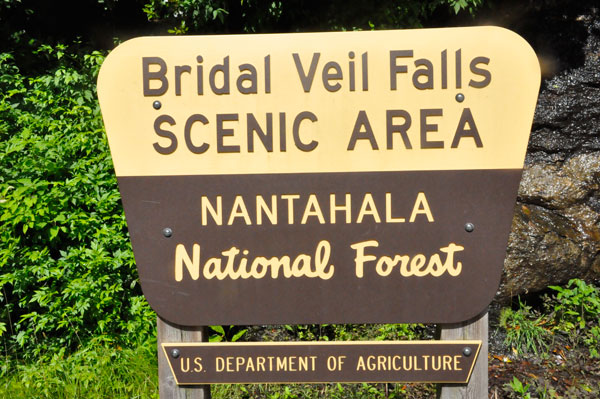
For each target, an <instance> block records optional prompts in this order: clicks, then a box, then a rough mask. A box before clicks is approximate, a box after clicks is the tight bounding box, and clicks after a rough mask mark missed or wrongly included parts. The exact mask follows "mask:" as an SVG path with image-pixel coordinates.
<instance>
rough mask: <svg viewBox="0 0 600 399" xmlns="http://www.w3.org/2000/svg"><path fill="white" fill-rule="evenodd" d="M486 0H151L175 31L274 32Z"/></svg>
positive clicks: (152, 10)
mask: <svg viewBox="0 0 600 399" xmlns="http://www.w3.org/2000/svg"><path fill="white" fill-rule="evenodd" d="M482 4H483V0H427V1H414V0H409V1H397V0H384V1H379V2H377V4H376V5H375V4H374V3H369V2H363V1H347V0H343V1H342V0H334V1H330V2H327V3H322V2H310V1H306V0H289V1H272V0H241V1H240V0H231V1H230V0H169V1H164V0H148V1H147V3H146V4H145V5H144V7H143V10H144V13H145V14H146V16H147V17H148V20H150V21H154V22H159V23H163V24H166V25H167V26H169V27H170V29H169V32H170V33H175V34H183V33H192V32H193V33H199V32H223V31H225V32H232V31H233V32H273V31H299V30H357V29H366V30H369V29H386V28H387V29H390V28H407V27H421V26H422V25H423V23H424V21H426V20H427V19H428V18H430V17H431V16H432V15H433V14H434V13H435V12H438V11H440V10H441V11H445V12H448V13H452V14H458V13H460V12H468V13H470V14H471V15H473V14H474V13H475V11H476V10H477V9H478V8H479V7H480V6H481V5H482Z"/></svg>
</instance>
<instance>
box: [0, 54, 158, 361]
mask: <svg viewBox="0 0 600 399" xmlns="http://www.w3.org/2000/svg"><path fill="white" fill-rule="evenodd" d="M31 57H32V58H37V61H38V62H39V59H40V58H41V59H42V60H44V61H45V62H46V64H47V65H48V66H49V68H48V70H47V71H45V72H43V73H40V74H39V75H37V76H23V75H22V74H21V73H20V71H19V68H18V66H17V65H16V64H15V62H14V59H13V56H12V55H11V54H8V53H3V54H0V93H1V94H0V170H2V174H0V212H1V215H0V302H2V305H3V306H2V309H3V310H2V312H1V313H0V315H1V318H0V334H1V336H2V339H3V340H4V343H5V347H7V348H9V349H10V350H11V351H13V353H15V352H14V351H15V350H16V349H19V353H22V354H23V356H25V357H37V356H39V355H40V354H43V353H45V352H47V351H50V352H49V353H55V352H57V351H58V350H59V349H60V348H63V347H67V348H70V349H75V348H76V347H78V346H79V345H80V344H82V343H85V342H86V341H88V340H90V339H91V338H92V337H95V340H96V342H103V343H115V344H130V343H133V342H135V341H138V340H139V339H140V338H139V337H143V336H145V335H148V334H151V332H152V331H153V327H154V323H155V316H154V314H153V313H152V311H151V310H150V308H149V307H148V305H147V303H146V302H145V300H144V298H143V296H142V295H141V291H140V289H139V287H138V284H137V282H136V273H135V264H134V259H133V254H132V251H131V248H130V243H129V239H128V234H127V229H126V224H125V219H124V215H123V211H122V208H121V204H120V196H119V192H118V190H117V185H116V179H115V177H114V171H113V167H112V163H111V160H110V157H109V151H108V146H107V143H106V139H105V136H104V134H103V127H102V121H101V117H100V111H99V107H98V104H97V101H96V94H95V77H96V75H97V72H98V69H99V67H100V64H101V63H102V61H103V55H102V54H101V53H99V52H92V53H90V54H84V55H78V54H77V53H76V52H74V51H71V50H69V49H68V48H67V47H66V46H63V45H59V46H55V47H50V46H45V45H42V46H40V47H38V48H37V49H36V50H35V51H34V52H33V54H31Z"/></svg>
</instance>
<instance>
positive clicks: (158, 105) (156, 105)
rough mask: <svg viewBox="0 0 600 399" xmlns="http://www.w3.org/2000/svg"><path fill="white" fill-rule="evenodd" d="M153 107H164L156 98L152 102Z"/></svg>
mask: <svg viewBox="0 0 600 399" xmlns="http://www.w3.org/2000/svg"><path fill="white" fill-rule="evenodd" d="M152 107H153V108H154V109H160V107H162V104H161V103H160V101H158V100H156V101H154V102H153V103H152Z"/></svg>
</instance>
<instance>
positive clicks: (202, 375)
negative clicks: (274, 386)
mask: <svg viewBox="0 0 600 399" xmlns="http://www.w3.org/2000/svg"><path fill="white" fill-rule="evenodd" d="M162 348H163V352H164V356H166V358H167V359H168V361H169V366H170V367H171V371H172V372H173V375H174V376H175V380H176V382H177V384H178V385H196V384H231V383H239V384H242V383H328V382H429V383H467V382H468V381H469V377H470V375H471V372H472V370H473V365H474V364H475V361H476V360H477V356H478V354H479V349H480V348H481V341H388V342H379V341H377V342H375V341H364V342H311V343H304V342H287V343H218V344H212V343H181V342H177V343H163V344H162Z"/></svg>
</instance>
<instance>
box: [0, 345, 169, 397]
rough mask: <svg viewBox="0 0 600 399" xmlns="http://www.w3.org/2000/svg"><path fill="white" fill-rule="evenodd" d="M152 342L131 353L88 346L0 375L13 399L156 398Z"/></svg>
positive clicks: (1, 392)
mask: <svg viewBox="0 0 600 399" xmlns="http://www.w3.org/2000/svg"><path fill="white" fill-rule="evenodd" d="M155 348H156V342H155V341H154V342H148V343H145V344H144V345H140V346H138V347H134V348H132V349H120V348H105V347H102V346H99V345H88V346H87V347H86V348H85V349H81V350H79V351H77V352H75V353H73V354H72V355H70V356H66V357H65V356H64V354H65V351H64V350H62V351H59V352H58V353H56V354H55V355H53V356H52V357H51V358H49V359H46V360H45V361H36V362H33V363H23V364H15V365H13V366H12V368H11V369H10V370H9V371H8V372H7V373H5V374H4V375H3V376H2V377H0V397H2V398H12V399H34V398H48V399H61V398H64V399H67V398H68V399H73V398H81V399H84V398H85V399H96V398H98V399H100V398H158V372H157V367H158V366H157V360H156V359H157V356H156V349H155Z"/></svg>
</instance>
